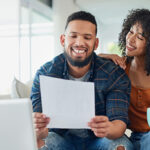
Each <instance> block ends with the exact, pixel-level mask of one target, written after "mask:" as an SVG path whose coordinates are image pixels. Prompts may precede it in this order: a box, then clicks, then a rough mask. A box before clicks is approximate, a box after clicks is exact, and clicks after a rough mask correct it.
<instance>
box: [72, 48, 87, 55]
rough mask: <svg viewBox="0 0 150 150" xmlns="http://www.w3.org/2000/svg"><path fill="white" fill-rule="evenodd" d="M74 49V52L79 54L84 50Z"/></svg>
mask: <svg viewBox="0 0 150 150" xmlns="http://www.w3.org/2000/svg"><path fill="white" fill-rule="evenodd" d="M74 51H75V52H76V53H79V54H82V53H84V52H85V51H84V50H76V49H74Z"/></svg>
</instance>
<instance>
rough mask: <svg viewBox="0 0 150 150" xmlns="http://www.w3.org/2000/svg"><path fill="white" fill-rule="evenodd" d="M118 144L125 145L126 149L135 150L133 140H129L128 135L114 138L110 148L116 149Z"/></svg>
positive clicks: (111, 149)
mask: <svg viewBox="0 0 150 150" xmlns="http://www.w3.org/2000/svg"><path fill="white" fill-rule="evenodd" d="M118 146H124V148H125V150H134V147H133V144H132V142H131V141H130V140H129V138H128V137H127V136H126V135H124V136H122V137H121V138H118V139H116V140H113V141H112V142H111V143H110V144H109V150H116V148H117V147H118Z"/></svg>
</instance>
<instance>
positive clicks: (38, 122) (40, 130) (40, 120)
mask: <svg viewBox="0 0 150 150" xmlns="http://www.w3.org/2000/svg"><path fill="white" fill-rule="evenodd" d="M33 121H34V126H35V131H36V137H37V143H38V148H40V147H41V146H42V145H44V142H43V140H42V139H44V138H46V137H47V136H48V128H46V126H47V125H48V123H49V122H50V118H49V117H46V115H44V114H42V113H37V112H35V113H33Z"/></svg>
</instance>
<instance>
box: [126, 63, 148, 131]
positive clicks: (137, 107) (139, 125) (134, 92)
mask: <svg viewBox="0 0 150 150" xmlns="http://www.w3.org/2000/svg"><path fill="white" fill-rule="evenodd" d="M129 68H130V64H129V65H127V68H126V73H127V74H128V75H129ZM148 107H150V89H141V88H137V87H134V86H133V85H131V95H130V106H129V119H130V125H129V128H130V129H131V130H132V131H135V132H147V131H150V127H149V126H148V123H147V114H146V113H147V108H148Z"/></svg>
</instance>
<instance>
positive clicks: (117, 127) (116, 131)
mask: <svg viewBox="0 0 150 150" xmlns="http://www.w3.org/2000/svg"><path fill="white" fill-rule="evenodd" d="M126 127H127V126H126V124H125V123H124V122H123V121H121V120H114V121H112V126H111V127H110V128H109V132H108V135H107V138H109V139H116V138H119V137H121V136H123V134H124V132H125V130H126Z"/></svg>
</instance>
